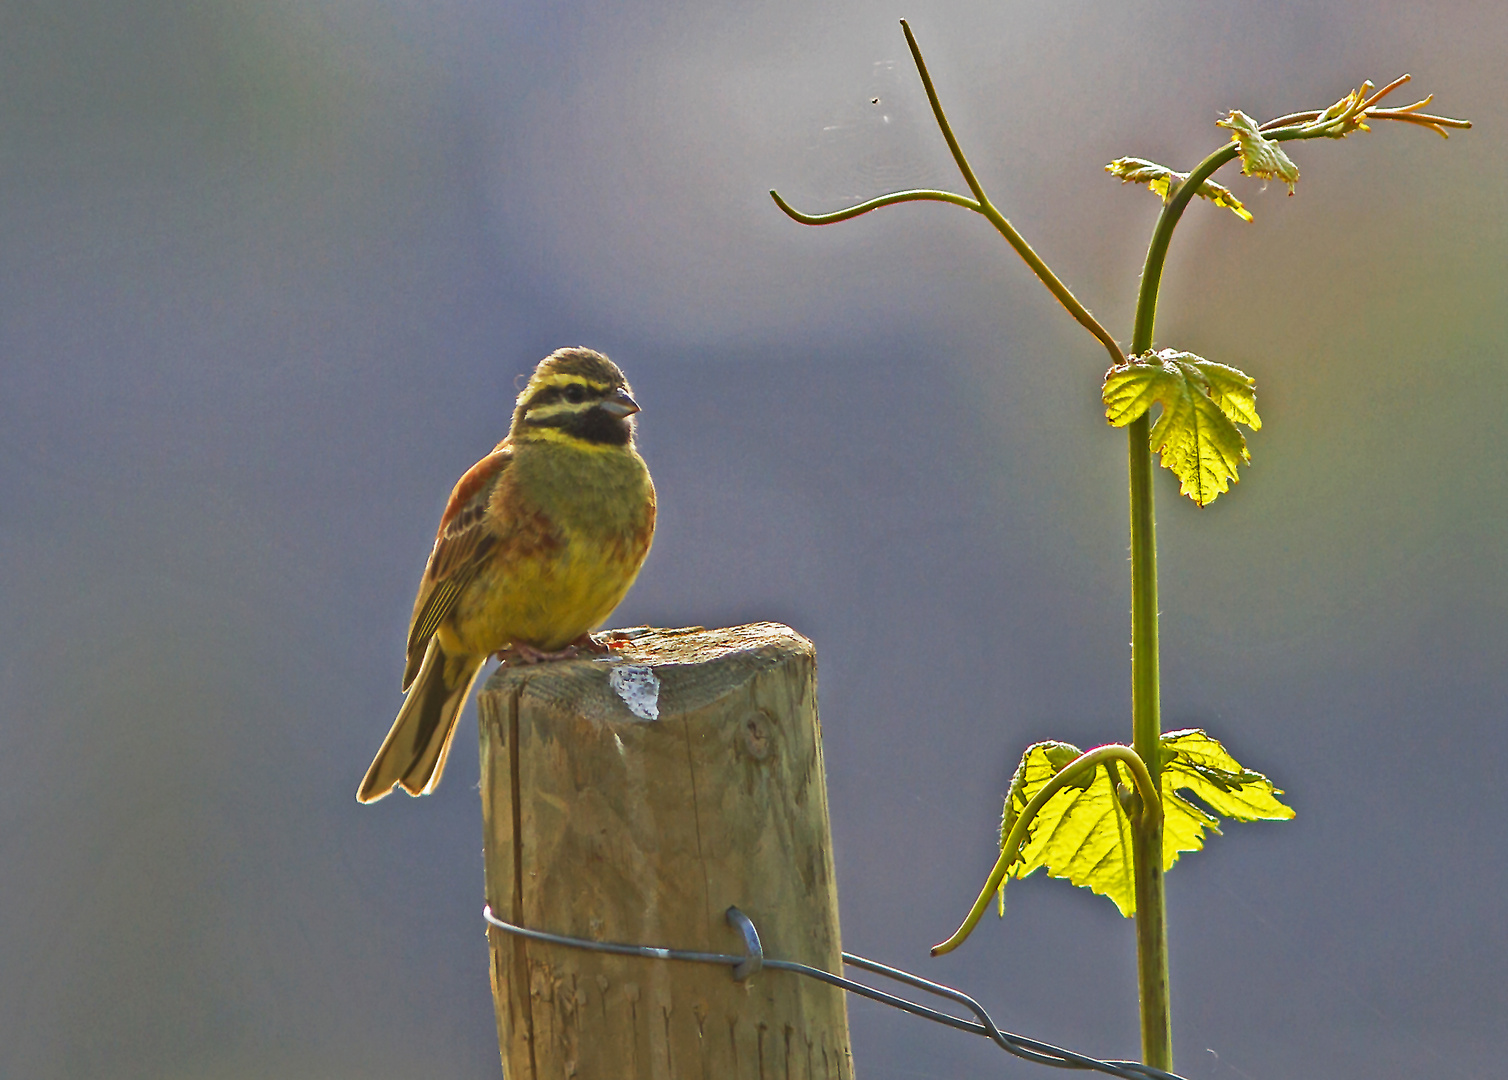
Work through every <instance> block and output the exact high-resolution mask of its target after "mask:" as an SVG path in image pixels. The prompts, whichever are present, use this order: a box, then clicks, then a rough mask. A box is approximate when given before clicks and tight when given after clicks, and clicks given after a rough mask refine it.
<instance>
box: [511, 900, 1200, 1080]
mask: <svg viewBox="0 0 1508 1080" xmlns="http://www.w3.org/2000/svg"><path fill="white" fill-rule="evenodd" d="M727 914H728V924H729V925H730V926H732V927H733V929H735V930H737V931H738V932H739V934H741V935H742V937H743V939H744V948H745V949H746V952H745V953H744V954H743V955H742V956H738V955H735V954H733V953H705V952H691V951H689V950H686V949H662V948H657V947H655V946H652V945H621V944H618V943H616V942H610V941H588V940H587V939H585V938H574V937H566V936H565V935H563V934H550V933H546V932H545V931H543V930H531V929H529V928H528V927H525V926H516V925H514V924H513V923H510V922H506V921H504V920H503V919H499V918H498V917H497V916H496V915H494V914H493V913H492V907H491V905H488V906H486V907H483V908H482V918H484V919H486V920H487V922H488V924H489V925H491V926H495V927H497V929H499V930H502V931H505V932H507V933H509V934H516V935H517V936H519V937H522V938H528V939H529V940H530V941H540V942H544V943H546V944H549V945H564V946H566V947H568V948H572V949H584V950H586V951H588V952H600V953H611V954H613V955H615V956H640V957H644V958H645V959H648V960H681V961H690V962H691V963H697V964H721V965H723V966H724V967H730V968H732V969H733V978H734V979H735V980H736V981H738V982H742V981H743V980H744V979H747V978H749V977H750V976H751V975H753V974H754V973H755V972H757V971H761V970H765V969H771V970H775V971H792V972H795V973H796V974H797V975H804V976H806V977H807V978H809V979H816V980H818V981H819V982H825V983H827V984H829V985H830V986H836V987H839V988H840V989H843V990H846V991H848V992H849V993H850V994H858V995H859V996H860V997H866V998H868V999H869V1000H870V1001H878V1002H879V1003H880V1004H882V1005H889V1006H890V1007H891V1008H894V1009H900V1010H901V1011H902V1012H907V1013H910V1014H911V1015H912V1016H919V1017H921V1018H922V1019H924V1020H931V1021H932V1022H934V1023H937V1024H942V1025H943V1026H945V1027H950V1028H954V1029H956V1030H958V1031H967V1032H970V1033H972V1034H975V1035H983V1036H984V1037H985V1038H987V1039H989V1040H991V1041H992V1042H994V1043H995V1045H996V1046H998V1047H1000V1049H1002V1050H1004V1051H1005V1052H1006V1053H1008V1054H1014V1055H1015V1056H1016V1057H1018V1058H1023V1059H1025V1060H1026V1061H1034V1062H1036V1063H1037V1064H1039V1065H1051V1066H1054V1067H1056V1068H1060V1069H1088V1070H1091V1071H1094V1072H1101V1073H1107V1074H1108V1075H1110V1076H1119V1077H1124V1078H1125V1080H1183V1078H1182V1077H1180V1076H1178V1075H1177V1074H1175V1073H1170V1072H1163V1071H1162V1070H1161V1069H1154V1068H1152V1066H1150V1065H1143V1064H1142V1063H1141V1062H1139V1061H1102V1060H1100V1059H1099V1058H1092V1057H1088V1056H1087V1055H1084V1054H1076V1053H1074V1052H1073V1051H1072V1050H1065V1049H1063V1048H1062V1047H1060V1046H1053V1045H1052V1044H1050V1043H1044V1042H1038V1041H1037V1040H1036V1039H1028V1038H1024V1037H1022V1036H1020V1035H1012V1034H1011V1033H1010V1032H1008V1031H1001V1030H1000V1028H998V1027H997V1026H996V1025H995V1021H993V1020H991V1019H990V1014H989V1013H987V1012H985V1011H984V1007H983V1006H982V1005H980V1004H979V1002H977V1001H975V1000H974V999H973V998H971V997H970V996H969V995H968V994H965V993H964V992H963V991H961V990H955V989H953V988H952V987H951V986H944V985H943V984H941V983H935V982H932V981H930V980H928V979H923V978H922V977H921V976H919V975H913V974H911V973H910V972H909V971H902V970H900V969H899V968H893V967H889V966H888V965H886V964H881V963H877V962H875V961H873V960H868V959H865V958H864V957H862V956H856V955H854V954H853V953H847V952H846V953H844V954H843V962H844V963H845V964H847V965H848V966H850V967H856V968H859V969H860V970H861V971H867V972H870V973H871V974H873V975H879V976H881V977H883V978H886V979H890V980H892V981H894V982H898V983H902V984H904V985H906V986H910V987H912V988H913V989H916V990H921V991H923V992H925V993H928V994H932V995H935V996H937V997H941V998H946V999H948V1000H949V1001H952V1002H955V1003H956V1004H958V1005H961V1006H963V1007H964V1008H965V1009H967V1010H968V1011H969V1012H971V1013H973V1014H974V1016H975V1017H976V1019H974V1020H968V1019H965V1018H964V1017H960V1016H954V1015H952V1014H951V1013H945V1012H941V1011H939V1010H937V1009H933V1008H929V1007H928V1006H926V1005H919V1004H917V1003H916V1002H914V1001H908V1000H907V999H906V998H903V997H897V996H896V995H895V994H890V993H886V992H885V991H884V990H877V989H875V988H874V987H872V986H867V985H865V984H864V983H860V982H854V981H853V980H852V979H845V978H844V977H843V976H841V975H834V974H833V973H832V972H830V971H824V970H822V969H821V968H815V967H811V966H810V965H808V964H798V963H796V962H795V961H794V960H772V959H770V958H769V957H767V956H765V954H764V946H763V945H761V944H760V941H759V931H758V930H757V929H756V928H755V926H754V923H753V921H752V920H751V919H750V918H749V917H748V916H747V915H745V914H744V913H743V912H742V911H739V910H738V908H736V907H730V908H729V909H728V913H727Z"/></svg>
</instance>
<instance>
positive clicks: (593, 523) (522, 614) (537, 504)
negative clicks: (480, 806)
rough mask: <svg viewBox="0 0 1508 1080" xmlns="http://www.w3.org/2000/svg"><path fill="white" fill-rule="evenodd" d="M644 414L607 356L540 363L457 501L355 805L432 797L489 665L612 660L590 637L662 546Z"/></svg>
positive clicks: (429, 569) (586, 353)
mask: <svg viewBox="0 0 1508 1080" xmlns="http://www.w3.org/2000/svg"><path fill="white" fill-rule="evenodd" d="M638 411H639V406H638V404H637V403H635V401H634V399H633V396H632V393H631V392H630V390H629V386H628V383H627V381H625V380H624V378H623V372H621V371H619V370H618V366H617V365H616V364H614V363H613V362H612V361H611V360H609V359H608V358H607V357H605V356H603V355H602V354H601V353H599V352H594V351H593V350H591V349H581V348H577V349H558V350H556V351H555V352H553V353H551V354H550V355H549V356H547V357H545V358H544V359H543V360H541V361H540V362H539V366H538V367H536V368H535V369H534V374H533V376H532V377H530V379H529V385H527V386H526V387H524V390H523V393H521V394H519V395H518V402H517V405H516V407H515V408H514V410H513V423H512V426H511V427H509V429H508V437H507V438H506V439H504V440H503V441H502V442H500V443H498V445H497V446H496V447H495V448H494V449H493V451H492V453H490V454H488V455H487V456H486V457H484V458H483V459H482V460H481V461H479V462H477V463H476V464H475V465H473V466H472V467H471V468H470V469H468V470H467V471H466V475H464V476H462V477H461V479H460V481H459V482H457V484H456V486H455V490H454V491H452V492H451V493H450V502H449V503H448V504H447V505H446V507H445V513H444V515H442V516H441V518H440V531H439V535H438V536H436V538H435V546H434V550H433V551H431V552H430V556H429V565H427V566H426V567H425V568H424V578H423V580H422V581H421V582H420V585H419V596H418V598H417V599H416V600H415V601H414V615H413V621H412V622H410V623H409V631H408V666H407V668H406V669H405V671H404V673H403V688H404V689H405V690H407V691H408V696H407V697H406V698H405V699H404V701H403V708H402V709H400V710H399V711H398V719H397V720H395V721H394V722H393V729H392V730H391V731H390V732H388V736H387V738H386V739H385V740H384V741H383V743H382V749H380V750H378V751H377V758H376V760H374V761H373V762H372V767H371V768H370V769H368V770H367V775H366V778H365V779H364V780H362V782H361V787H360V788H359V789H358V790H357V792H356V799H357V801H358V802H364V803H369V802H376V801H377V800H378V799H381V798H383V797H384V796H386V795H387V794H388V793H389V792H391V791H392V790H393V787H394V785H398V786H400V787H402V788H403V790H404V791H406V792H408V793H409V794H410V795H427V794H429V793H430V792H431V791H433V790H434V789H435V785H436V784H438V783H439V782H440V774H441V773H443V772H444V771H445V759H446V757H447V755H449V753H450V741H451V738H452V736H453V735H454V734H455V727H456V719H457V717H458V716H459V715H460V712H461V707H462V706H463V705H464V704H465V703H466V696H467V694H468V693H470V691H471V686H472V684H473V683H474V682H476V678H477V675H478V673H479V672H480V671H481V669H482V664H483V663H484V662H485V661H486V659H487V657H488V656H489V655H491V654H493V653H498V654H499V655H500V656H501V657H503V658H505V659H507V660H509V661H513V662H521V663H533V662H535V661H539V660H553V659H559V658H562V657H566V656H574V655H576V653H577V650H578V649H592V650H600V649H601V646H598V645H596V644H595V643H594V642H593V641H592V639H591V637H590V636H589V631H591V629H592V628H593V627H595V626H597V625H598V624H599V623H601V622H602V621H603V620H604V619H606V618H607V617H608V615H610V614H611V613H612V610H613V609H614V608H615V607H617V606H618V604H619V602H620V601H621V600H622V599H623V597H624V594H626V593H627V592H628V589H629V586H631V585H632V584H633V583H634V578H636V577H637V576H638V574H639V567H640V566H642V565H643V564H644V557H645V555H647V554H648V553H649V545H650V542H651V541H652V540H653V539H654V530H655V489H654V484H653V482H651V480H650V478H649V469H648V467H647V466H645V464H644V459H643V458H641V457H640V456H639V452H638V451H637V450H635V449H634V422H633V420H632V417H633V414H634V413H636V412H638ZM505 650H506V651H505Z"/></svg>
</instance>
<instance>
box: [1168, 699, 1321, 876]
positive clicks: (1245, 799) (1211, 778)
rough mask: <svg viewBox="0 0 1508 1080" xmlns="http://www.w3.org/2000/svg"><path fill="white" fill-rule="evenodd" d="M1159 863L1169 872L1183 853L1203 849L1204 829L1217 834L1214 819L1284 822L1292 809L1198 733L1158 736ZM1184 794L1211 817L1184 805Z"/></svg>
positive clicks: (1262, 778) (1261, 779) (1267, 783)
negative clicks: (1159, 771)
mask: <svg viewBox="0 0 1508 1080" xmlns="http://www.w3.org/2000/svg"><path fill="white" fill-rule="evenodd" d="M1162 791H1163V800H1162V817H1163V825H1162V862H1163V869H1164V870H1171V869H1172V868H1173V864H1174V863H1176V862H1177V861H1178V856H1179V854H1180V853H1181V852H1184V851H1199V850H1200V849H1202V848H1203V847H1204V834H1205V830H1206V829H1208V830H1212V831H1214V832H1217V833H1218V832H1219V831H1220V827H1219V817H1216V816H1215V815H1217V814H1218V815H1220V817H1228V818H1231V819H1232V820H1234V821H1286V820H1288V819H1289V818H1291V817H1293V808H1292V807H1290V806H1287V805H1285V804H1284V803H1282V802H1281V801H1280V800H1279V799H1278V796H1279V795H1281V794H1282V793H1283V790H1282V788H1279V787H1275V786H1274V785H1273V782H1272V781H1271V780H1269V779H1268V778H1267V777H1265V776H1263V775H1262V774H1261V773H1259V772H1254V771H1252V770H1251V769H1248V768H1246V767H1245V766H1243V765H1242V764H1241V763H1240V762H1238V761H1237V760H1236V759H1235V758H1233V757H1231V756H1230V754H1229V753H1228V752H1227V751H1226V749H1225V747H1223V746H1221V745H1220V743H1219V741H1217V740H1216V739H1214V738H1213V737H1211V736H1210V735H1209V734H1208V733H1206V732H1204V731H1202V730H1200V729H1198V728H1186V729H1184V730H1182V731H1169V732H1165V733H1164V734H1163V736H1162ZM1183 792H1188V793H1189V794H1191V795H1193V796H1194V797H1195V798H1196V799H1198V800H1199V801H1200V802H1202V803H1203V804H1204V805H1205V806H1208V807H1209V808H1210V810H1213V811H1214V814H1211V813H1209V812H1208V811H1206V810H1204V809H1203V808H1202V807H1200V806H1198V805H1196V804H1194V803H1192V802H1190V801H1189V800H1188V799H1186V798H1185V797H1184V795H1183Z"/></svg>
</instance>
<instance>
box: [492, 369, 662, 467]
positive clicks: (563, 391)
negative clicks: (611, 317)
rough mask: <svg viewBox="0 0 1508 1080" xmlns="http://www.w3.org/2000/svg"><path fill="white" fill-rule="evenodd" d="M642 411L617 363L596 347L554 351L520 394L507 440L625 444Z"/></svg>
mask: <svg viewBox="0 0 1508 1080" xmlns="http://www.w3.org/2000/svg"><path fill="white" fill-rule="evenodd" d="M638 411H639V406H638V403H637V402H635V401H634V399H633V395H632V393H631V391H630V390H629V386H628V380H626V379H624V377H623V372H621V371H619V370H618V365H617V364H615V363H613V362H612V361H611V360H609V359H608V358H607V357H605V356H603V355H602V354H601V353H600V352H595V351H594V350H592V349H583V348H574V349H556V350H555V351H554V352H552V353H551V354H550V355H549V356H547V357H545V358H544V359H543V360H541V361H540V362H539V366H538V367H536V368H535V369H534V374H533V375H531V376H530V377H529V384H528V385H527V386H525V387H524V389H523V392H522V393H520V394H519V395H518V404H517V405H516V406H515V407H514V409H513V426H512V427H511V428H510V429H509V431H508V439H509V441H510V442H513V443H525V442H564V443H571V444H575V445H578V446H583V445H584V446H595V447H607V446H627V445H629V444H630V443H631V442H633V437H634V426H633V419H632V417H633V415H634V413H636V412H638Z"/></svg>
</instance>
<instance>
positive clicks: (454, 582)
mask: <svg viewBox="0 0 1508 1080" xmlns="http://www.w3.org/2000/svg"><path fill="white" fill-rule="evenodd" d="M512 460H513V448H512V447H510V446H507V445H502V446H499V447H498V448H497V449H496V450H494V451H493V452H492V453H490V454H488V455H487V456H486V457H484V458H483V459H482V460H481V461H478V462H477V463H476V464H475V465H473V466H472V467H471V468H469V469H467V470H466V475H465V476H462V477H461V479H460V480H458V481H456V486H455V490H454V491H452V492H451V493H450V502H448V503H447V504H446V505H445V513H444V514H442V515H441V516H440V530H439V533H438V534H437V535H436V537H435V547H434V550H433V551H431V552H430V553H429V565H427V566H426V567H425V568H424V580H423V581H422V582H421V583H420V585H419V595H418V597H417V598H416V599H415V600H414V617H413V621H412V622H410V623H409V627H408V664H407V666H406V668H405V670H404V672H403V689H405V690H407V689H408V688H409V684H410V683H412V682H413V681H414V676H416V675H417V674H418V673H419V666H420V665H421V664H422V663H423V662H424V651H425V650H426V649H427V648H428V647H429V639H430V638H432V637H433V636H434V634H435V631H436V630H438V629H439V628H440V624H441V623H442V622H444V621H445V617H446V616H447V615H449V614H450V613H451V611H452V610H454V608H455V606H456V600H457V599H458V598H459V597H460V595H461V592H462V591H463V590H464V589H465V588H466V586H467V585H468V584H469V583H470V581H471V579H472V578H474V577H475V576H476V573H477V570H478V569H479V568H480V567H481V565H482V562H483V560H484V559H485V558H486V557H487V553H488V552H489V551H491V550H492V547H493V545H494V544H496V543H497V534H496V533H495V532H493V531H492V530H491V529H490V528H489V527H488V526H487V522H486V512H487V501H488V500H489V499H490V498H491V497H492V489H493V488H494V487H496V486H497V481H498V478H499V477H500V476H502V475H503V470H504V469H506V468H507V467H508V464H509V462H511V461H512Z"/></svg>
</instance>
